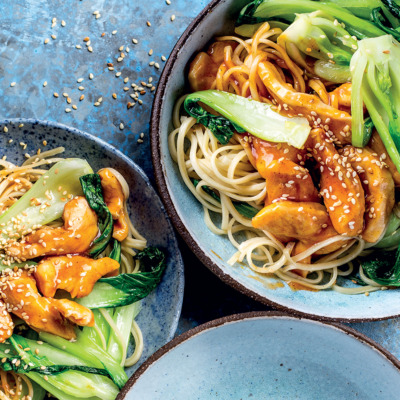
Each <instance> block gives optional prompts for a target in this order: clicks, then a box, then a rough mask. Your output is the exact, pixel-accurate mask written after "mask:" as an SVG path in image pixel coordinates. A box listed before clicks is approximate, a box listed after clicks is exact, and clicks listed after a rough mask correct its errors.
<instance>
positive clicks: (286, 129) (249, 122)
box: [184, 90, 311, 148]
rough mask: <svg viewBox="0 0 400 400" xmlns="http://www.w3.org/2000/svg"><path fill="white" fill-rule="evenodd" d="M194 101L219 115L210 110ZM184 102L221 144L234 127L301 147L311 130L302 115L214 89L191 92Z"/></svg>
mask: <svg viewBox="0 0 400 400" xmlns="http://www.w3.org/2000/svg"><path fill="white" fill-rule="evenodd" d="M198 102H202V103H204V104H206V105H207V106H209V107H211V108H212V109H213V110H215V111H216V112H218V113H220V114H222V116H218V117H217V116H215V115H212V114H210V113H209V112H207V111H206V110H204V109H203V108H202V107H201V106H200V105H199V104H198ZM184 106H185V110H186V112H187V113H188V114H190V115H191V116H192V117H194V118H196V119H197V121H198V122H199V123H202V124H203V125H204V126H206V127H207V128H209V129H210V130H211V131H212V132H213V134H214V135H215V137H216V138H217V139H218V140H219V141H220V143H221V144H226V143H227V142H228V141H229V139H230V138H231V137H232V135H233V134H234V132H235V131H237V132H239V133H243V132H248V133H251V134H252V135H254V136H257V137H259V138H260V139H263V140H268V141H270V142H285V143H288V144H290V145H292V146H294V147H296V148H302V147H303V145H304V143H305V142H306V140H307V138H308V135H309V133H310V130H311V128H310V125H309V123H308V121H307V119H306V118H302V117H294V118H288V117H284V116H283V115H280V114H278V113H277V112H275V111H273V109H272V106H271V105H269V104H266V103H261V102H259V101H255V100H250V99H247V98H245V97H242V96H238V95H236V94H232V93H226V92H220V91H218V90H205V91H201V92H195V93H192V94H190V95H188V96H187V97H186V99H185V102H184Z"/></svg>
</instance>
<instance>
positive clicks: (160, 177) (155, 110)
mask: <svg viewBox="0 0 400 400" xmlns="http://www.w3.org/2000/svg"><path fill="white" fill-rule="evenodd" d="M225 1H226V0H213V1H211V2H210V3H209V4H208V5H207V6H206V7H205V8H204V9H203V10H202V11H201V12H200V13H199V14H198V15H197V17H196V18H195V19H194V20H193V21H192V22H191V23H190V25H189V26H188V27H187V28H186V30H185V31H184V32H183V34H182V35H181V37H180V38H179V40H178V41H177V43H176V45H175V46H174V48H173V50H172V52H171V54H170V56H169V58H168V60H167V62H166V64H165V67H164V69H163V72H162V74H161V76H160V79H159V83H158V86H157V90H156V93H155V97H154V101H153V107H152V111H151V119H150V144H151V157H152V162H153V171H154V176H155V181H156V185H157V188H158V191H159V193H160V197H161V199H162V201H163V203H164V205H165V208H166V210H167V212H168V215H169V216H170V218H171V221H172V223H173V224H174V226H175V228H176V230H177V231H178V233H179V235H180V236H181V237H182V238H183V240H184V241H185V242H186V244H187V245H188V246H189V248H190V249H191V250H192V251H193V253H194V254H195V255H196V256H197V258H198V259H199V260H200V261H201V262H202V263H203V264H204V265H205V266H206V267H207V268H208V269H209V270H210V271H212V272H213V273H214V274H215V275H216V276H217V277H218V278H220V279H221V280H222V281H223V282H224V283H225V284H227V285H229V286H231V287H233V288H234V289H236V290H238V291H239V292H240V293H242V294H244V295H246V296H248V297H250V298H251V299H253V300H256V301H258V302H260V303H262V304H265V305H267V306H270V307H273V308H274V309H276V310H278V311H282V312H289V313H290V314H292V315H297V316H301V317H305V318H310V319H314V320H316V321H333V322H370V321H383V320H387V319H391V318H396V317H400V311H399V312H398V313H396V314H393V315H389V316H381V317H360V318H346V317H328V316H324V315H317V314H312V313H307V312H303V311H298V310H295V309H293V308H291V307H288V306H284V305H282V304H279V303H277V302H275V301H273V300H270V299H267V298H266V297H264V296H262V295H260V294H258V293H256V292H255V291H253V290H251V289H249V288H247V287H246V286H244V285H243V284H241V283H239V282H238V281H236V280H235V279H233V278H232V277H231V276H230V275H228V274H226V273H224V272H223V271H222V269H221V268H220V267H219V266H218V264H216V263H215V262H214V261H213V260H212V259H211V258H210V257H209V256H208V255H207V254H206V253H205V252H204V251H203V250H202V249H201V248H200V246H199V245H198V244H197V243H196V241H195V240H194V239H193V237H192V235H191V234H190V232H189V231H188V230H187V229H186V226H185V224H184V223H183V222H182V220H181V219H180V217H179V214H178V212H177V210H176V208H175V205H174V203H173V201H172V198H171V195H170V193H169V190H168V186H167V182H166V179H165V170H164V165H163V162H162V158H161V146H160V141H159V137H160V132H161V126H160V117H161V113H162V109H163V98H164V96H165V93H166V87H167V84H168V81H169V77H170V75H171V73H172V71H173V69H174V65H175V62H176V60H177V58H178V57H179V53H180V51H181V50H182V48H183V47H184V44H185V42H186V40H187V38H188V37H189V36H190V35H191V34H192V33H193V31H195V30H196V28H197V27H198V26H199V25H201V23H202V22H203V20H204V19H205V18H207V16H208V14H210V13H211V12H212V11H213V10H214V9H215V8H216V7H217V6H218V5H219V4H221V3H224V2H225Z"/></svg>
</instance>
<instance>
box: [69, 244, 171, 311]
mask: <svg viewBox="0 0 400 400" xmlns="http://www.w3.org/2000/svg"><path fill="white" fill-rule="evenodd" d="M136 258H137V259H138V260H140V272H138V273H136V274H120V275H117V276H113V277H110V278H101V279H99V280H98V282H97V283H96V284H95V285H94V288H93V290H92V292H91V293H90V294H89V295H88V296H86V297H82V298H80V299H77V300H76V301H77V302H78V303H79V304H82V305H83V306H85V307H88V308H109V307H119V306H125V305H128V304H132V303H135V302H137V301H139V300H141V299H143V298H144V297H146V296H147V295H148V294H149V293H150V292H151V291H152V290H153V289H154V288H155V287H156V286H157V285H158V284H159V282H160V281H161V277H162V274H163V272H164V270H165V268H166V263H165V255H164V253H163V252H162V251H161V250H159V249H157V248H156V247H147V248H145V249H144V250H142V251H140V252H139V253H138V254H137V255H136Z"/></svg>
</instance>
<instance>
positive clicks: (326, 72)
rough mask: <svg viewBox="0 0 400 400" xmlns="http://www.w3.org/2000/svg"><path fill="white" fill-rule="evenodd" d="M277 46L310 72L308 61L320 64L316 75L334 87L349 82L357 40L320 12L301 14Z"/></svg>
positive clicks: (281, 37)
mask: <svg viewBox="0 0 400 400" xmlns="http://www.w3.org/2000/svg"><path fill="white" fill-rule="evenodd" d="M278 44H279V45H280V46H282V47H283V48H285V49H286V51H287V53H288V55H289V56H290V57H291V58H292V59H293V60H294V61H295V62H296V63H297V64H298V65H301V66H303V67H304V68H306V69H308V65H307V63H306V57H311V58H314V59H316V60H317V63H316V68H314V72H315V73H316V74H317V75H318V76H319V77H321V78H323V79H325V80H328V81H330V82H335V83H343V82H347V81H349V80H350V77H351V75H350V69H349V65H350V60H351V57H352V55H353V53H354V51H355V49H356V48H357V40H355V39H354V38H353V37H351V36H350V34H349V33H348V32H347V31H346V30H345V29H344V28H343V27H342V26H341V25H340V24H339V23H338V22H337V20H335V19H334V18H333V17H323V16H321V13H320V12H314V13H311V14H299V15H297V17H296V19H295V20H294V22H293V23H292V24H291V25H289V27H288V28H287V29H286V30H285V31H284V32H282V33H281V35H280V36H279V37H278Z"/></svg>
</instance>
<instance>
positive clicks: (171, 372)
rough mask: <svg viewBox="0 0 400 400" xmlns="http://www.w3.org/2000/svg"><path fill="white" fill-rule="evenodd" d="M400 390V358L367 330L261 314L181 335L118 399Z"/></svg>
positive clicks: (362, 395) (339, 395) (365, 394)
mask: <svg viewBox="0 0 400 400" xmlns="http://www.w3.org/2000/svg"><path fill="white" fill-rule="evenodd" d="M399 390H400V363H399V361H398V360H397V359H395V358H394V357H393V356H391V355H390V354H389V353H388V352H386V351H385V350H384V349H383V348H381V347H380V346H379V345H377V344H376V343H374V342H373V341H371V340H370V339H368V338H367V337H365V336H363V335H362V334H360V333H358V332H356V331H354V330H353V329H350V328H345V327H344V326H341V325H339V324H327V323H322V322H317V321H313V320H307V319H300V318H296V317H290V316H287V315H285V314H280V313H262V312H261V313H260V312H259V313H249V314H237V315H233V316H231V317H225V318H222V319H219V320H215V321H211V322H209V323H206V324H204V325H201V326H199V327H197V328H195V329H192V330H191V331H188V332H186V333H184V334H183V335H181V336H179V337H177V338H176V339H174V340H173V341H172V342H171V343H169V344H168V345H166V346H165V347H163V348H162V349H160V350H159V351H158V352H157V353H156V354H154V355H153V356H152V357H151V358H150V359H149V360H148V361H147V362H146V363H145V364H143V365H142V367H141V368H140V369H139V370H138V371H137V372H136V373H135V374H134V375H133V376H132V378H131V379H130V380H129V382H128V383H127V385H126V386H125V389H124V390H123V391H122V392H121V393H120V395H119V397H118V398H117V400H122V399H124V400H134V399H146V400H186V399H188V398H190V399H196V400H200V399H201V400H203V399H204V400H206V399H207V400H212V399H224V400H228V399H324V400H329V399H363V400H368V399H371V400H372V399H381V400H385V399H388V400H389V399H393V398H397V397H398V393H399V392H398V391H399Z"/></svg>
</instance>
